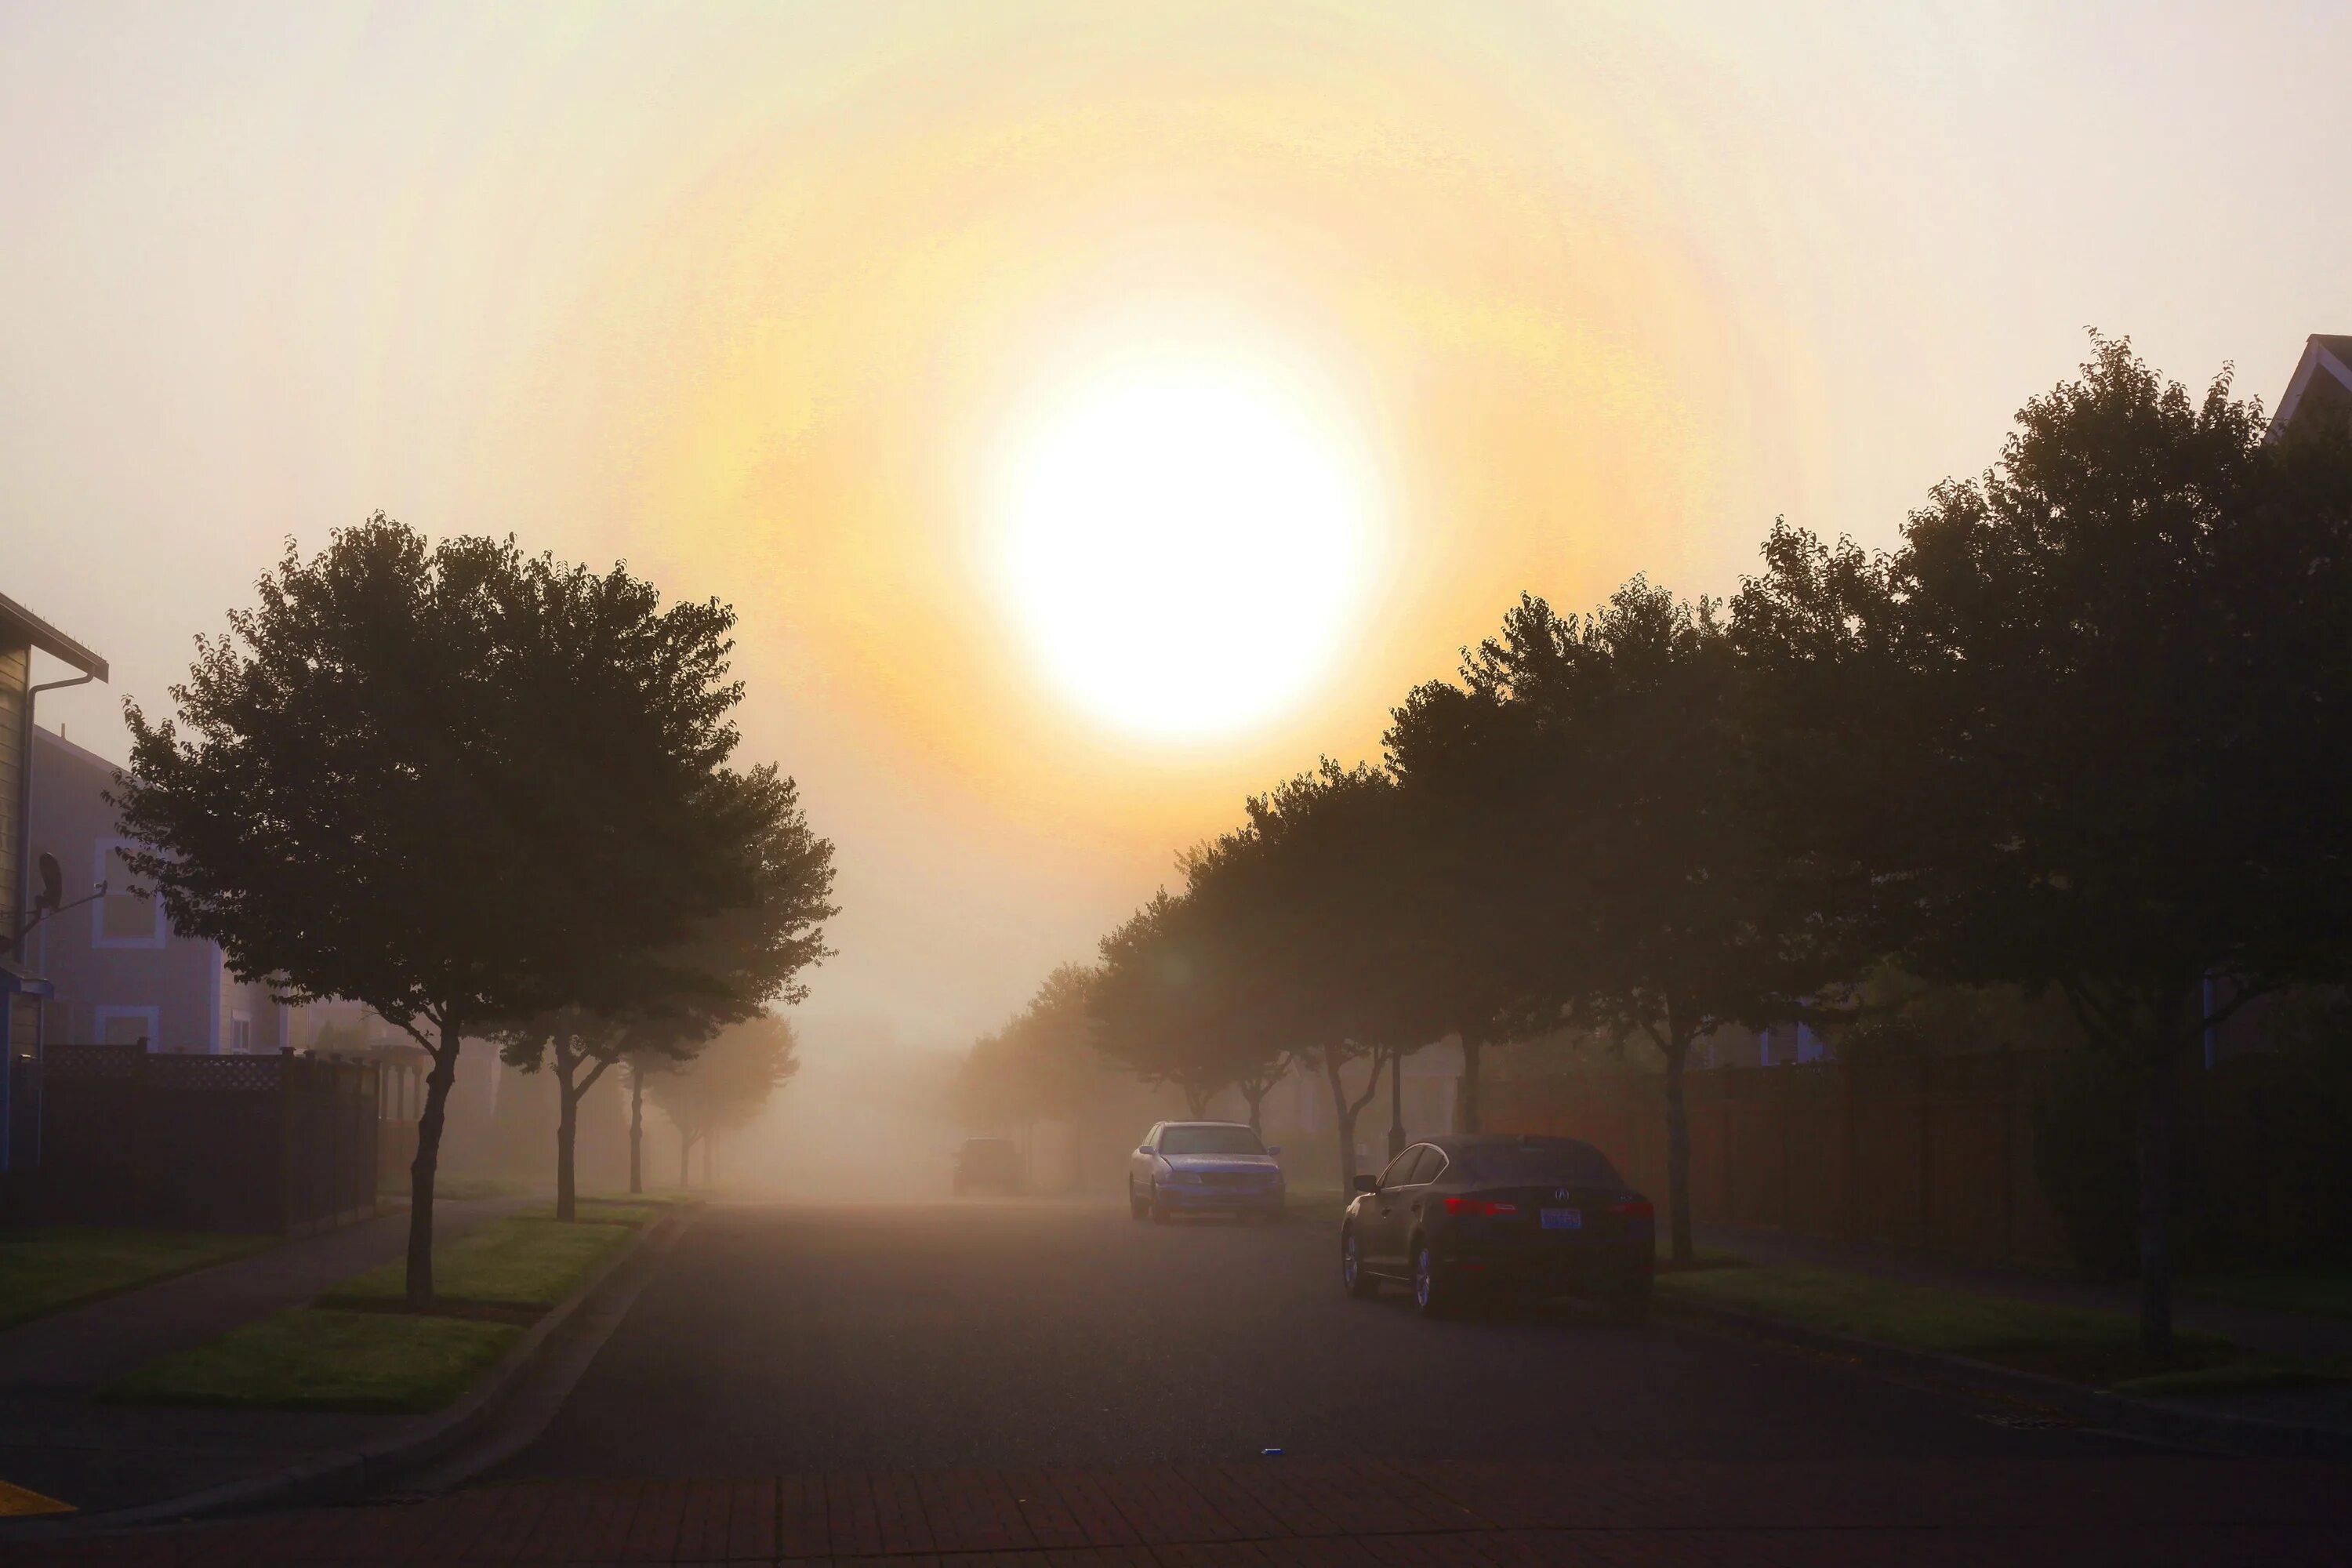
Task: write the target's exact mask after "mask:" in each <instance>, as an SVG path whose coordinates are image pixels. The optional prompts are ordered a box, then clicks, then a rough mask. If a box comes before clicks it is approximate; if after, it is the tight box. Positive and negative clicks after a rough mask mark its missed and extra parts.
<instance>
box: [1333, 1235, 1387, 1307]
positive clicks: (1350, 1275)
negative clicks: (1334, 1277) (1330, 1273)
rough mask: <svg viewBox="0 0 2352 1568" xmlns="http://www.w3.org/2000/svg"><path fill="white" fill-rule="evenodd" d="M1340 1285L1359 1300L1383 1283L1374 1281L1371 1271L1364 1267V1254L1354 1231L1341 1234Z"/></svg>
mask: <svg viewBox="0 0 2352 1568" xmlns="http://www.w3.org/2000/svg"><path fill="white" fill-rule="evenodd" d="M1339 1284H1340V1287H1341V1289H1345V1290H1346V1291H1347V1292H1348V1294H1349V1295H1350V1296H1353V1297H1355V1298H1356V1299H1357V1300H1363V1299H1364V1298H1365V1297H1367V1296H1370V1295H1371V1294H1372V1293H1374V1292H1375V1291H1377V1290H1378V1289H1380V1288H1381V1282H1380V1281H1379V1280H1378V1279H1373V1278H1372V1274H1371V1271H1370V1269H1368V1268H1365V1267H1364V1256H1363V1252H1362V1250H1361V1248H1360V1247H1359V1246H1358V1244H1357V1241H1356V1233H1355V1232H1354V1231H1353V1230H1343V1231H1341V1232H1340V1233H1339Z"/></svg>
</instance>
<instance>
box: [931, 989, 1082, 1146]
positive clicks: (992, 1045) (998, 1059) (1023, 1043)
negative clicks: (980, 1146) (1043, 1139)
mask: <svg viewBox="0 0 2352 1568" xmlns="http://www.w3.org/2000/svg"><path fill="white" fill-rule="evenodd" d="M1097 978H1098V976H1097V972H1096V971H1095V970H1094V969H1092V968H1090V967H1088V966H1087V965H1085V964H1078V963H1065V964H1063V965H1061V966H1060V967H1058V968H1056V969H1055V971H1054V972H1053V973H1050V974H1048V975H1046V976H1045V983H1044V984H1041V985H1040V986H1038V987H1037V994H1035V995H1034V996H1033V997H1031V998H1030V1000H1029V1005H1027V1006H1025V1007H1024V1008H1023V1009H1022V1010H1021V1012H1020V1013H1019V1014H1017V1015H1016V1016H1014V1017H1013V1019H1012V1020H1011V1021H1010V1022H1008V1023H1007V1024H1006V1025H1005V1026H1004V1027H1003V1028H1002V1029H999V1030H997V1031H996V1032H995V1033H993V1034H990V1035H983V1036H982V1037H980V1038H979V1039H978V1040H976V1041H974V1042H973V1044H972V1047H971V1051H970V1052H969V1053H967V1054H966V1056H965V1057H964V1059H963V1062H962V1064H961V1066H960V1067H959V1068H957V1070H956V1077H955V1082H954V1085H953V1087H952V1088H951V1089H950V1100H952V1102H953V1104H954V1106H955V1110H956V1112H957V1114H958V1115H959V1116H960V1117H961V1118H962V1120H963V1121H964V1122H965V1123H966V1124H967V1125H969V1126H973V1127H995V1128H1001V1127H1003V1126H1005V1125H1007V1124H1008V1123H1010V1122H1012V1121H1017V1120H1020V1119H1022V1118H1024V1117H1031V1116H1054V1117H1065V1116H1075V1115H1076V1114H1077V1113H1078V1111H1079V1110H1080V1109H1081V1107H1082V1106H1083V1105H1084V1104H1085V1102H1086V1101H1087V1099H1088V1098H1089V1091H1090V1090H1091V1089H1093V1087H1094V1085H1095V1083H1096V1082H1097V1080H1098V1079H1101V1078H1102V1077H1103V1076H1104V1074H1103V1070H1102V1061H1101V1058H1099V1057H1097V1055H1096V1053H1095V1048H1094V1046H1095V1024H1094V1017H1093V1013H1092V1005H1093V994H1094V988H1095V985H1096V984H1097Z"/></svg>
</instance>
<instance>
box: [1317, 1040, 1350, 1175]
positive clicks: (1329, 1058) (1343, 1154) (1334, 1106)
mask: <svg viewBox="0 0 2352 1568" xmlns="http://www.w3.org/2000/svg"><path fill="white" fill-rule="evenodd" d="M1339 1066H1340V1064H1339V1061H1338V1059H1337V1058H1336V1056H1335V1054H1334V1053H1333V1052H1330V1051H1325V1052H1324V1053H1323V1077H1324V1079H1325V1081H1326V1082H1328V1083H1329V1084H1330V1086H1331V1125H1332V1127H1333V1129H1334V1130H1335V1131H1337V1132H1338V1134H1339V1192H1340V1194H1341V1195H1342V1196H1345V1195H1346V1194H1349V1193H1352V1192H1354V1191H1355V1190H1356V1113H1355V1111H1354V1110H1351V1109H1349V1105H1348V1086H1347V1084H1346V1083H1345V1082H1344V1081H1342V1080H1341V1079H1340V1077H1339Z"/></svg>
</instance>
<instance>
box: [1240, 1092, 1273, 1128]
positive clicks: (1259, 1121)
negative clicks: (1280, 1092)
mask: <svg viewBox="0 0 2352 1568" xmlns="http://www.w3.org/2000/svg"><path fill="white" fill-rule="evenodd" d="M1273 1088H1274V1085H1272V1084H1270V1083H1267V1084H1260V1085H1258V1087H1257V1090H1256V1092H1255V1093H1252V1092H1251V1089H1250V1086H1249V1085H1248V1084H1244V1085H1242V1086H1241V1089H1242V1099H1244V1100H1247V1101H1248V1102H1249V1130H1250V1131H1253V1132H1255V1133H1256V1134H1257V1135H1258V1136H1259V1138H1261V1139H1263V1138H1264V1137H1265V1126H1264V1125H1263V1121H1264V1118H1263V1117H1261V1116H1260V1115H1259V1108H1260V1107H1262V1106H1264V1105H1265V1097H1266V1095H1267V1094H1268V1093H1269V1092H1270V1091H1271V1090H1272V1089H1273Z"/></svg>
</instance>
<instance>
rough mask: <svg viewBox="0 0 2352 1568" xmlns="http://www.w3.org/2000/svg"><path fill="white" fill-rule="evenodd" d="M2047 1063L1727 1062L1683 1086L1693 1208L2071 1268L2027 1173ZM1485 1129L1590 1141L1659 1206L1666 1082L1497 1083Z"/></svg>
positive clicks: (1797, 1229) (2000, 1261)
mask: <svg viewBox="0 0 2352 1568" xmlns="http://www.w3.org/2000/svg"><path fill="white" fill-rule="evenodd" d="M2053 1060H2054V1058H2052V1057H2050V1056H2048V1055H2046V1054H2043V1053H2035V1052H1999V1053H1991V1054H1987V1055H1983V1056H1963V1057H1943V1058H1908V1059H1895V1060H1879V1061H1869V1062H1862V1063H1851V1062H1823V1063H1814V1064H1810V1065H1806V1066H1790V1067H1772V1068H1716V1069H1711V1070H1706V1071H1695V1072H1691V1073H1689V1074H1687V1075H1686V1076H1685V1079H1684V1085H1685V1090H1684V1098H1685V1106H1686V1108H1687V1110H1688V1113H1689V1121H1690V1142H1691V1171H1690V1174H1691V1213H1692V1217H1693V1218H1694V1219H1695V1220H1696V1221H1697V1222H1698V1223H1700V1224H1702V1225H1706V1224H1720V1225H1734V1226H1751V1227H1755V1228H1759V1229H1769V1230H1782V1231H1789V1232H1792V1233H1796V1234H1799V1235H1805V1236H1820V1237H1836V1238H1839V1239H1841V1240H1846V1241H1858V1242H1867V1243H1871V1244H1874V1245H1877V1246H1883V1247H1897V1248H1903V1249H1906V1250H1912V1251H1918V1252H1926V1253H1932V1254H1935V1255H1937V1256H1939V1257H1945V1258H1957V1259H1961V1260H1964V1261H1967V1262H1970V1263H1977V1264H1985V1265H1991V1266H1997V1267H2013V1266H2025V1267H2034V1268H2045V1267H2053V1266H2061V1265H2063V1264H2065V1263H2066V1262H2067V1261H2068V1253H2067V1247H2066V1237H2065V1232H2064V1230H2063V1227H2062V1226H2061V1225H2060V1222H2059V1217H2058V1214H2057V1211H2056V1210H2055V1209H2053V1207H2052V1206H2051V1205H2050V1203H2049V1201H2048V1200H2047V1199H2045V1198H2044V1197H2043V1196H2042V1190H2041V1187H2040V1185H2039V1184H2038V1183H2037V1181H2036V1179H2035V1176H2034V1164H2033V1142H2032V1141H2033V1102H2034V1098H2035V1094H2036V1092H2037V1089H2038V1086H2039V1084H2040V1083H2041V1082H2042V1078H2043V1075H2044V1074H2046V1073H2047V1072H2048V1071H2049V1070H2050V1068H2051V1065H2052V1063H2053ZM1483 1099H1484V1100H1485V1105H1484V1109H1483V1116H1482V1120H1483V1121H1484V1123H1485V1126H1486V1131H1492V1132H1551V1133H1562V1134H1567V1135H1570V1136H1573V1137H1578V1138H1583V1139H1585V1140H1587V1141H1589V1142H1591V1143H1593V1144H1594V1145H1595V1146H1597V1147H1598V1148H1600V1149H1601V1152H1604V1153H1606V1154H1607V1155H1608V1156H1609V1158H1610V1159H1611V1161H1612V1163H1615V1164H1616V1165H1617V1167H1618V1169H1619V1170H1620V1171H1622V1173H1624V1175H1625V1178H1626V1179H1627V1180H1628V1181H1630V1182H1632V1183H1633V1184H1634V1185H1635V1186H1636V1187H1638V1188H1640V1189H1641V1190H1642V1191H1643V1192H1644V1193H1646V1194H1649V1195H1650V1196H1651V1197H1652V1198H1654V1200H1655V1201H1656V1202H1657V1204H1658V1205H1659V1208H1660V1211H1661V1212H1660V1215H1659V1218H1660V1222H1661V1224H1662V1225H1663V1224H1664V1218H1665V1215H1664V1208H1665V1204H1666V1195H1667V1191H1666V1120H1665V1100H1664V1078H1663V1077H1662V1076H1660V1075H1655V1074H1630V1073H1629V1074H1614V1075H1600V1076H1560V1077H1551V1078H1537V1079H1502V1080H1496V1081H1493V1082H1490V1083H1488V1084H1487V1085H1486V1086H1485V1087H1484V1089H1483Z"/></svg>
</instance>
